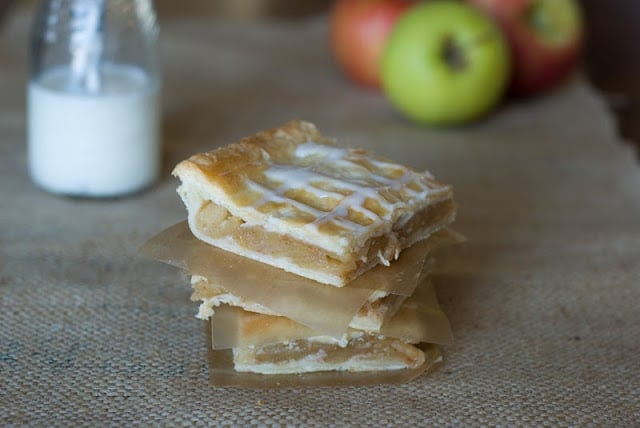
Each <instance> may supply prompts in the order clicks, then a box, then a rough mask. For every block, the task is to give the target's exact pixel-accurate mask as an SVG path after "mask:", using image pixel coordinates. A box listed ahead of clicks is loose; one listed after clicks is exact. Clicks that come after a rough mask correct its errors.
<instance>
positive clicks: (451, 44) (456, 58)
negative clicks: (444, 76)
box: [442, 36, 467, 71]
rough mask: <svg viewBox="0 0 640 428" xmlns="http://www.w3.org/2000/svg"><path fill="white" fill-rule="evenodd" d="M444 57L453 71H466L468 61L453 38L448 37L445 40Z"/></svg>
mask: <svg viewBox="0 0 640 428" xmlns="http://www.w3.org/2000/svg"><path fill="white" fill-rule="evenodd" d="M442 57H443V59H444V60H445V62H446V63H447V64H449V66H450V67H451V68H452V69H453V70H456V71H458V70H464V69H465V68H466V66H467V59H466V57H465V55H464V53H463V51H462V49H460V46H459V44H458V43H456V41H455V40H454V38H453V37H451V36H449V37H446V38H445V40H444V45H443V48H442Z"/></svg>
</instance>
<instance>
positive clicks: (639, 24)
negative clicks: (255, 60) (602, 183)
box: [0, 0, 640, 144]
mask: <svg viewBox="0 0 640 428" xmlns="http://www.w3.org/2000/svg"><path fill="white" fill-rule="evenodd" d="M35 2H36V0H0V25H3V24H6V22H3V21H4V20H7V19H10V15H11V9H12V8H14V7H17V6H19V5H22V6H24V5H33V4H34V3H35ZM331 3H332V1H331V0H305V1H299V0H215V1H202V0H186V1H179V2H178V1H175V0H156V1H155V2H154V4H155V6H156V10H157V12H158V15H159V19H160V22H162V21H163V20H167V19H174V18H185V17H193V16H197V17H199V18H200V19H206V18H207V17H211V18H212V19H221V18H223V19H229V20H238V21H243V22H252V21H256V20H265V19H268V20H291V19H300V18H305V17H309V16H313V15H321V14H324V13H326V11H327V10H328V8H329V7H330V5H331ZM581 4H582V6H583V11H584V14H585V18H586V25H587V36H588V40H587V44H586V50H585V54H584V70H585V73H586V75H587V76H588V77H589V78H590V80H591V81H592V82H593V83H594V84H595V85H596V86H597V87H598V88H600V89H601V90H602V91H604V93H605V94H606V96H607V99H608V100H609V102H610V105H611V107H612V109H613V110H614V112H615V113H616V115H617V117H618V119H619V126H620V132H621V134H622V136H623V137H625V138H627V139H630V140H633V142H634V143H635V144H640V143H638V142H640V56H639V55H637V52H636V50H637V44H638V41H640V2H639V1H638V0H608V1H602V0H581Z"/></svg>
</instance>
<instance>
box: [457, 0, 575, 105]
mask: <svg viewBox="0 0 640 428" xmlns="http://www.w3.org/2000/svg"><path fill="white" fill-rule="evenodd" d="M468 1H469V2H470V3H472V4H474V5H475V6H477V7H479V8H480V9H482V10H484V11H485V12H486V13H488V14H489V15H491V16H492V17H493V18H495V20H496V21H497V22H498V24H499V25H500V27H501V28H502V30H503V31H504V32H505V34H506V36H507V39H508V41H509V45H510V49H511V57H512V61H513V64H512V66H513V74H512V76H513V77H512V82H511V90H512V92H513V93H514V94H517V95H532V94H535V93H539V92H542V91H544V90H547V89H549V88H551V87H553V86H555V85H557V84H558V83H560V82H561V81H563V80H564V79H565V78H566V77H567V75H568V74H569V73H571V71H572V70H573V69H574V68H575V67H576V65H577V63H578V61H579V60H580V54H581V51H582V46H583V40H584V22H583V18H582V14H581V9H580V6H579V4H578V2H577V1H576V0H468Z"/></svg>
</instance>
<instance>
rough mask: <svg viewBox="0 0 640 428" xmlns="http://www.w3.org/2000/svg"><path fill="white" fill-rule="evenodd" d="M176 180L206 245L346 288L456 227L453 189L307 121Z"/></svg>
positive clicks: (194, 160) (232, 149) (183, 167)
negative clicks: (344, 144) (410, 248)
mask: <svg viewBox="0 0 640 428" xmlns="http://www.w3.org/2000/svg"><path fill="white" fill-rule="evenodd" d="M173 174H174V175H176V176H178V177H179V178H180V180H181V181H182V184H181V185H180V187H179V188H178V192H179V194H180V195H181V197H182V199H183V201H184V202H185V205H186V207H187V210H188V212H189V226H190V228H191V230H192V232H193V234H194V235H195V236H196V237H198V238H199V239H201V240H203V241H205V242H208V243H209V244H212V245H215V246H218V247H221V248H223V249H225V250H227V251H231V252H234V253H237V254H240V255H242V256H245V257H249V258H252V259H254V260H258V261H260V262H263V263H268V264H271V265H273V266H277V267H280V268H283V269H285V270H287V271H289V272H293V273H296V274H298V275H301V276H305V277H307V278H311V279H314V280H316V281H319V282H323V283H326V284H331V285H336V286H343V285H344V284H346V283H348V282H349V281H351V280H353V279H354V278H355V277H357V276H358V275H360V274H362V273H364V272H366V271H367V270H369V269H371V268H372V267H373V266H375V265H377V264H379V263H384V264H387V263H389V262H390V261H391V260H393V259H394V258H395V257H397V255H398V253H399V252H400V251H401V250H403V249H404V248H407V247H408V246H410V245H412V244H413V243H415V242H417V241H419V240H421V239H425V238H427V237H428V236H429V235H430V234H431V233H433V232H435V231H436V230H439V229H441V228H443V227H444V226H446V225H447V224H449V223H451V222H452V221H453V218H454V217H455V204H454V202H453V199H452V191H451V188H450V186H446V185H442V184H440V183H438V182H437V181H435V180H434V179H433V177H432V176H431V175H430V174H429V173H418V172H416V171H413V170H411V169H409V168H407V167H404V166H402V165H399V164H396V163H393V162H391V161H389V160H386V159H382V158H379V157H374V156H373V155H372V154H370V153H369V152H367V151H365V150H361V149H349V148H343V147H340V146H338V145H336V143H335V142H334V141H333V140H331V139H329V138H327V137H324V136H322V135H321V134H320V133H319V132H318V130H317V129H316V127H315V126H314V125H313V124H311V123H308V122H303V121H294V122H290V123H287V124H285V125H284V126H282V127H279V128H275V129H272V130H269V131H264V132H260V133H258V134H256V135H253V136H250V137H247V138H244V139H243V140H241V141H240V142H237V143H234V144H231V145H228V146H226V147H223V148H220V149H217V150H214V151H211V152H208V153H200V154H196V155H194V156H192V157H191V158H189V159H187V160H185V161H182V162H180V163H179V164H178V165H177V166H176V168H175V169H174V172H173Z"/></svg>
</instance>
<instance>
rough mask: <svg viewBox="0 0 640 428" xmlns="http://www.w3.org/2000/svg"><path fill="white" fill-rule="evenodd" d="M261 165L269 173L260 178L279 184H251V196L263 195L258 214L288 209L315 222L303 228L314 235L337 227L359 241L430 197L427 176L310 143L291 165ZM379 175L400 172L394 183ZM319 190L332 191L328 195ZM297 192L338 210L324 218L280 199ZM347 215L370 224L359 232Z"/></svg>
mask: <svg viewBox="0 0 640 428" xmlns="http://www.w3.org/2000/svg"><path fill="white" fill-rule="evenodd" d="M264 159H265V160H266V161H267V162H268V163H269V167H268V168H267V169H266V170H265V172H264V175H265V177H266V178H267V179H268V180H269V181H271V182H275V183H278V186H277V187H276V188H273V189H272V188H269V187H267V186H266V185H264V184H260V183H257V182H255V181H253V182H251V183H250V185H251V186H252V188H253V189H254V190H257V191H259V192H260V193H262V194H263V197H262V198H261V200H260V201H258V202H257V203H256V205H255V207H256V209H259V208H260V207H262V206H264V205H265V204H269V203H283V204H286V205H289V206H291V207H292V208H294V209H295V210H297V211H299V212H302V213H305V214H308V215H310V216H313V217H314V218H315V219H316V220H315V221H314V222H313V223H309V224H307V225H306V226H305V227H309V228H314V229H316V230H317V227H318V226H319V225H322V224H325V223H335V224H338V225H340V226H342V227H344V228H346V229H348V230H350V231H352V233H354V234H355V235H358V234H360V233H363V232H365V231H366V230H367V229H368V228H369V227H370V226H371V225H378V224H380V223H382V222H384V221H389V220H391V217H392V215H393V213H394V210H395V209H397V208H402V207H410V206H411V205H412V204H413V202H412V200H413V199H416V200H420V199H422V198H425V197H427V195H428V193H429V191H430V189H429V187H428V186H427V184H426V182H425V181H424V179H423V178H424V177H425V176H423V175H420V174H417V173H415V172H413V171H410V170H408V169H406V168H404V167H402V166H401V165H398V164H394V163H390V162H385V161H381V160H376V159H372V158H370V157H368V156H367V157H365V156H363V154H362V153H360V152H357V151H355V150H351V149H346V148H341V147H334V146H330V145H326V144H319V143H316V142H313V141H309V142H306V143H304V144H301V145H299V146H298V147H297V148H296V151H295V159H294V160H293V161H292V165H291V164H289V165H281V164H276V163H274V162H273V160H272V159H271V158H270V157H269V156H268V155H267V156H265V157H264ZM367 165H368V166H370V168H371V169H369V168H367V167H366V166H367ZM377 171H392V172H395V173H397V172H402V175H401V176H400V177H398V178H390V177H388V176H384V175H381V174H380V173H377ZM426 176H427V177H429V178H430V177H431V176H430V175H426ZM408 183H413V184H415V185H417V186H418V188H419V189H420V190H415V189H413V188H410V187H409V186H407V184H408ZM319 186H322V187H327V188H329V189H333V190H326V189H323V188H321V187H319ZM298 189H303V190H304V191H305V192H309V193H311V194H312V195H313V196H314V197H315V198H318V199H322V198H331V199H334V200H336V201H337V205H336V206H335V208H334V209H332V210H331V211H328V212H327V211H322V210H320V209H317V208H314V207H312V206H309V205H307V204H305V203H304V202H301V201H296V200H294V199H291V198H288V197H286V196H284V195H285V194H286V193H287V192H288V191H291V190H298ZM334 190H335V191H334ZM385 190H390V191H397V192H405V193H407V194H408V195H409V196H410V198H409V199H408V200H407V201H405V200H402V199H403V198H396V197H394V196H390V197H388V198H387V197H385V196H384V195H383V194H382V193H381V192H385ZM386 193H388V192H386ZM368 199H373V200H375V201H377V202H378V203H379V205H380V207H381V208H382V211H383V212H384V214H382V215H378V214H377V213H375V212H373V211H371V210H369V209H367V208H365V207H364V205H365V203H366V201H367V200H368ZM349 210H353V211H356V212H358V213H360V214H361V215H363V216H364V217H366V218H367V219H368V220H369V222H370V223H371V224H370V225H367V226H363V225H361V224H359V223H357V222H354V221H353V220H351V219H349ZM280 214H281V215H283V216H287V212H286V210H285V211H280ZM292 215H293V213H292Z"/></svg>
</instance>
